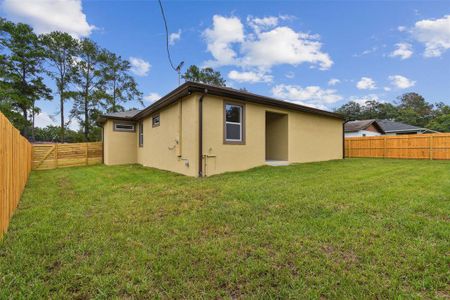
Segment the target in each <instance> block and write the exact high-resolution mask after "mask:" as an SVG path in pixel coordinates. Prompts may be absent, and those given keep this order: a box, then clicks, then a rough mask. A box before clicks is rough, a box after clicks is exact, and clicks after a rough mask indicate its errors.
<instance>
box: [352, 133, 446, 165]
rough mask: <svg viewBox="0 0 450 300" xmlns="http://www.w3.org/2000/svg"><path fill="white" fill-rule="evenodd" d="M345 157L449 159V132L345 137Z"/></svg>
mask: <svg viewBox="0 0 450 300" xmlns="http://www.w3.org/2000/svg"><path fill="white" fill-rule="evenodd" d="M345 157H380V158H405V159H445V160H447V159H450V133H436V134H408V135H394V136H373V137H351V138H345Z"/></svg>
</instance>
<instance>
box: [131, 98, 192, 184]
mask: <svg viewBox="0 0 450 300" xmlns="http://www.w3.org/2000/svg"><path fill="white" fill-rule="evenodd" d="M198 98H199V95H191V96H188V97H185V98H183V99H181V101H178V102H177V103H174V104H171V105H170V106H168V107H165V108H164V109H162V110H160V111H159V112H158V113H156V114H159V115H160V125H159V126H157V127H152V116H154V115H155V114H154V115H152V116H148V117H147V118H145V119H144V120H143V129H144V134H143V135H144V145H143V147H138V149H137V162H138V163H140V164H142V165H144V166H148V167H153V168H158V169H163V170H169V171H172V172H177V173H181V174H185V175H189V176H197V174H198ZM136 143H137V145H139V143H138V136H136Z"/></svg>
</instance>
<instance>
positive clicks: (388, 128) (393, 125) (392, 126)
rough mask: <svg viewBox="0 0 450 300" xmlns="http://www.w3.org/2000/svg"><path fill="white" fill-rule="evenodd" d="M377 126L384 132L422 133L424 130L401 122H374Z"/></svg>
mask: <svg viewBox="0 0 450 300" xmlns="http://www.w3.org/2000/svg"><path fill="white" fill-rule="evenodd" d="M376 121H377V124H378V125H379V126H380V127H381V129H382V130H383V131H384V132H402V131H403V132H404V131H423V130H426V128H422V127H417V126H413V125H409V124H405V123H401V122H394V121H390V120H376Z"/></svg>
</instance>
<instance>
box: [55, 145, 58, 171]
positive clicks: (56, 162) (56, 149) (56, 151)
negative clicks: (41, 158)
mask: <svg viewBox="0 0 450 300" xmlns="http://www.w3.org/2000/svg"><path fill="white" fill-rule="evenodd" d="M55 167H56V169H58V143H56V144H55Z"/></svg>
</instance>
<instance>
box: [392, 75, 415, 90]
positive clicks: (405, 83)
mask: <svg viewBox="0 0 450 300" xmlns="http://www.w3.org/2000/svg"><path fill="white" fill-rule="evenodd" d="M389 80H390V81H391V84H392V85H393V86H395V87H397V88H399V89H407V88H410V87H413V86H414V85H415V84H416V82H415V81H412V80H410V79H408V78H406V77H404V76H401V75H392V76H389Z"/></svg>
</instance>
